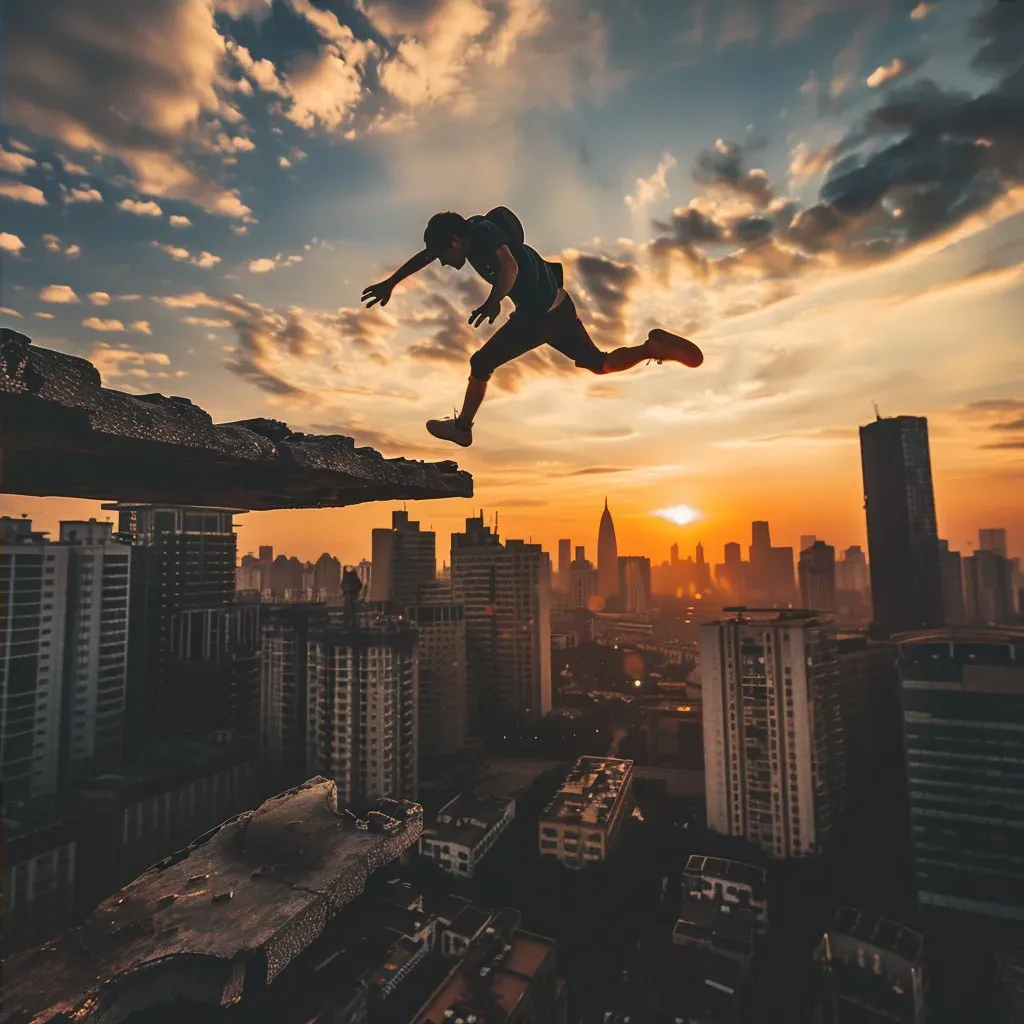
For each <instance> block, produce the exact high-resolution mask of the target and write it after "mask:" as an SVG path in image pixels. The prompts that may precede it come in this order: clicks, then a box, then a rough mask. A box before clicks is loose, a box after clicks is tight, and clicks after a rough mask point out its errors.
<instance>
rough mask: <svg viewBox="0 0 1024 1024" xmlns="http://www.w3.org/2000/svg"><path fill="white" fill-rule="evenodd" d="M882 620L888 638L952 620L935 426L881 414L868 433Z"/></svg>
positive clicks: (863, 436) (870, 510) (870, 523)
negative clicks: (931, 430)
mask: <svg viewBox="0 0 1024 1024" xmlns="http://www.w3.org/2000/svg"><path fill="white" fill-rule="evenodd" d="M860 447H861V466H862V471H863V479H864V508H865V511H866V513H867V528H868V552H869V554H870V563H871V598H872V603H873V606H874V623H875V626H876V628H877V629H878V630H879V631H881V632H882V633H885V634H890V633H898V632H903V631H906V630H913V629H931V628H934V627H937V626H941V625H942V622H943V619H944V611H945V609H944V606H943V594H942V575H941V571H940V568H939V547H938V534H937V530H936V525H935V497H934V494H933V492H932V470H931V458H930V455H929V450H928V422H927V420H925V418H924V417H923V416H894V417H891V418H885V419H883V418H881V417H879V418H878V419H877V420H876V421H875V422H874V423H869V424H868V425H867V426H864V427H861V428H860Z"/></svg>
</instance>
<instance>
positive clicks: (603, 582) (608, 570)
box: [597, 498, 619, 601]
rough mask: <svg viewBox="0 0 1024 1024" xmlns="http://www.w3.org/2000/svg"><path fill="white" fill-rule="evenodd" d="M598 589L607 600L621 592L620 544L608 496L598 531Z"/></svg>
mask: <svg viewBox="0 0 1024 1024" xmlns="http://www.w3.org/2000/svg"><path fill="white" fill-rule="evenodd" d="M597 590H598V594H599V595H600V596H601V597H602V598H603V599H604V600H605V601H607V600H608V598H610V597H616V596H617V595H618V592H619V546H618V544H617V543H616V541H615V524H614V523H613V522H612V514H611V512H610V510H609V509H608V499H607V498H605V499H604V511H603V512H602V513H601V525H600V527H599V528H598V531H597Z"/></svg>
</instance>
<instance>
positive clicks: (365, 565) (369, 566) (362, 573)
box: [356, 558, 373, 594]
mask: <svg viewBox="0 0 1024 1024" xmlns="http://www.w3.org/2000/svg"><path fill="white" fill-rule="evenodd" d="M372 573H373V563H372V562H371V561H370V560H369V559H367V558H364V559H362V561H360V563H359V564H358V565H357V566H356V575H357V576H358V577H359V582H360V583H362V585H363V594H368V593H369V592H370V576H371V575H372Z"/></svg>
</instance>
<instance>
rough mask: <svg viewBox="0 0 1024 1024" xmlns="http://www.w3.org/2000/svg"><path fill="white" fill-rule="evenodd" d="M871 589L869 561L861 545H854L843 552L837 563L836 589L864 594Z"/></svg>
mask: <svg viewBox="0 0 1024 1024" xmlns="http://www.w3.org/2000/svg"><path fill="white" fill-rule="evenodd" d="M870 588H871V579H870V577H869V573H868V560H867V558H866V557H865V555H864V551H863V549H862V548H861V546H860V545H859V544H853V545H851V546H850V547H848V548H847V549H846V550H845V551H844V552H843V557H842V558H841V559H840V560H839V561H838V562H837V563H836V589H837V590H848V591H853V592H855V593H859V594H864V593H867V592H868V590H870Z"/></svg>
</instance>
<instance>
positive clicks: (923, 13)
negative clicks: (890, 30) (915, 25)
mask: <svg viewBox="0 0 1024 1024" xmlns="http://www.w3.org/2000/svg"><path fill="white" fill-rule="evenodd" d="M934 6H935V5H934V4H926V3H925V2H924V0H920V3H918V4H917V6H916V7H914V8H913V10H911V12H910V17H911V18H912V19H913V20H914V21H923V20H924V19H925V18H927V17H928V15H929V14H930V13H931V11H932V8H933V7H934Z"/></svg>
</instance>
